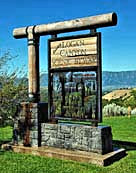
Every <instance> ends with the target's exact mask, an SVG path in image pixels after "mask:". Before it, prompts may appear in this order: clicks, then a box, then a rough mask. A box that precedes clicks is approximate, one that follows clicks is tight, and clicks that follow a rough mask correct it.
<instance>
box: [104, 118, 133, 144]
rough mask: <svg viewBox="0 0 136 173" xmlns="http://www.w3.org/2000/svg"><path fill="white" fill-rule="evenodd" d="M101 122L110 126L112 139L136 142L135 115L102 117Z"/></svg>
mask: <svg viewBox="0 0 136 173" xmlns="http://www.w3.org/2000/svg"><path fill="white" fill-rule="evenodd" d="M102 124H103V125H110V126H111V127H112V134H113V139H114V140H121V141H129V142H136V116H131V117H130V118H129V117H128V116H125V117H124V116H120V117H110V118H104V121H103V123H102Z"/></svg>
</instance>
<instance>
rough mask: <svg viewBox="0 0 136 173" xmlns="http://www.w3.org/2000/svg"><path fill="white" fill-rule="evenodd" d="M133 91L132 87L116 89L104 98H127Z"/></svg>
mask: <svg viewBox="0 0 136 173" xmlns="http://www.w3.org/2000/svg"><path fill="white" fill-rule="evenodd" d="M131 91H132V90H131V89H120V90H114V91H112V92H110V93H108V94H106V95H104V96H103V97H102V98H103V99H106V100H109V101H110V100H112V99H118V98H122V99H125V98H127V97H129V96H130V95H131V94H130V92H131Z"/></svg>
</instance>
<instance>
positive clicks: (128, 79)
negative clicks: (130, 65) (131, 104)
mask: <svg viewBox="0 0 136 173" xmlns="http://www.w3.org/2000/svg"><path fill="white" fill-rule="evenodd" d="M102 79H103V80H102V86H103V89H104V90H108V89H109V90H110V89H111V90H112V89H117V88H134V87H136V71H121V72H108V71H104V72H103V73H102Z"/></svg>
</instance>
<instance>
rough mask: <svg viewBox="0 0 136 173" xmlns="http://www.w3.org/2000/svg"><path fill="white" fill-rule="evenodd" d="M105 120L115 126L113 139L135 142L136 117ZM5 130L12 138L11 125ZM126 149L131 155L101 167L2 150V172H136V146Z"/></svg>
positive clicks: (0, 161)
mask: <svg viewBox="0 0 136 173" xmlns="http://www.w3.org/2000/svg"><path fill="white" fill-rule="evenodd" d="M102 124H104V125H111V126H112V133H113V139H115V140H121V141H131V142H136V135H135V127H136V117H131V118H128V117H112V118H105V119H104V122H103V123H102ZM0 130H1V129H0ZM2 130H3V131H4V132H7V133H6V136H5V137H4V139H9V138H10V135H11V128H9V127H7V128H3V129H2ZM8 131H10V132H9V133H10V135H9V134H8ZM1 134H2V133H0V139H1V138H2V135H1ZM127 152H128V155H127V156H126V157H125V158H123V159H121V160H120V161H118V162H115V163H114V164H112V165H110V166H108V167H100V166H96V165H93V164H85V163H79V162H73V161H62V160H59V159H51V158H45V157H39V156H30V155H27V154H16V153H13V152H4V151H1V152H0V173H135V172H136V150H129V151H127Z"/></svg>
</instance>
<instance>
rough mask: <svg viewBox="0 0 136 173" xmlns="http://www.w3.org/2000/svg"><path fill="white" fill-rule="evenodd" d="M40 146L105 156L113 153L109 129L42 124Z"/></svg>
mask: <svg viewBox="0 0 136 173" xmlns="http://www.w3.org/2000/svg"><path fill="white" fill-rule="evenodd" d="M41 145H42V146H49V147H56V148H64V149H68V150H80V151H87V152H95V153H99V154H106V153H109V152H111V151H113V147H112V133H111V127H109V126H98V127H92V126H86V125H79V124H49V123H42V124H41Z"/></svg>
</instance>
